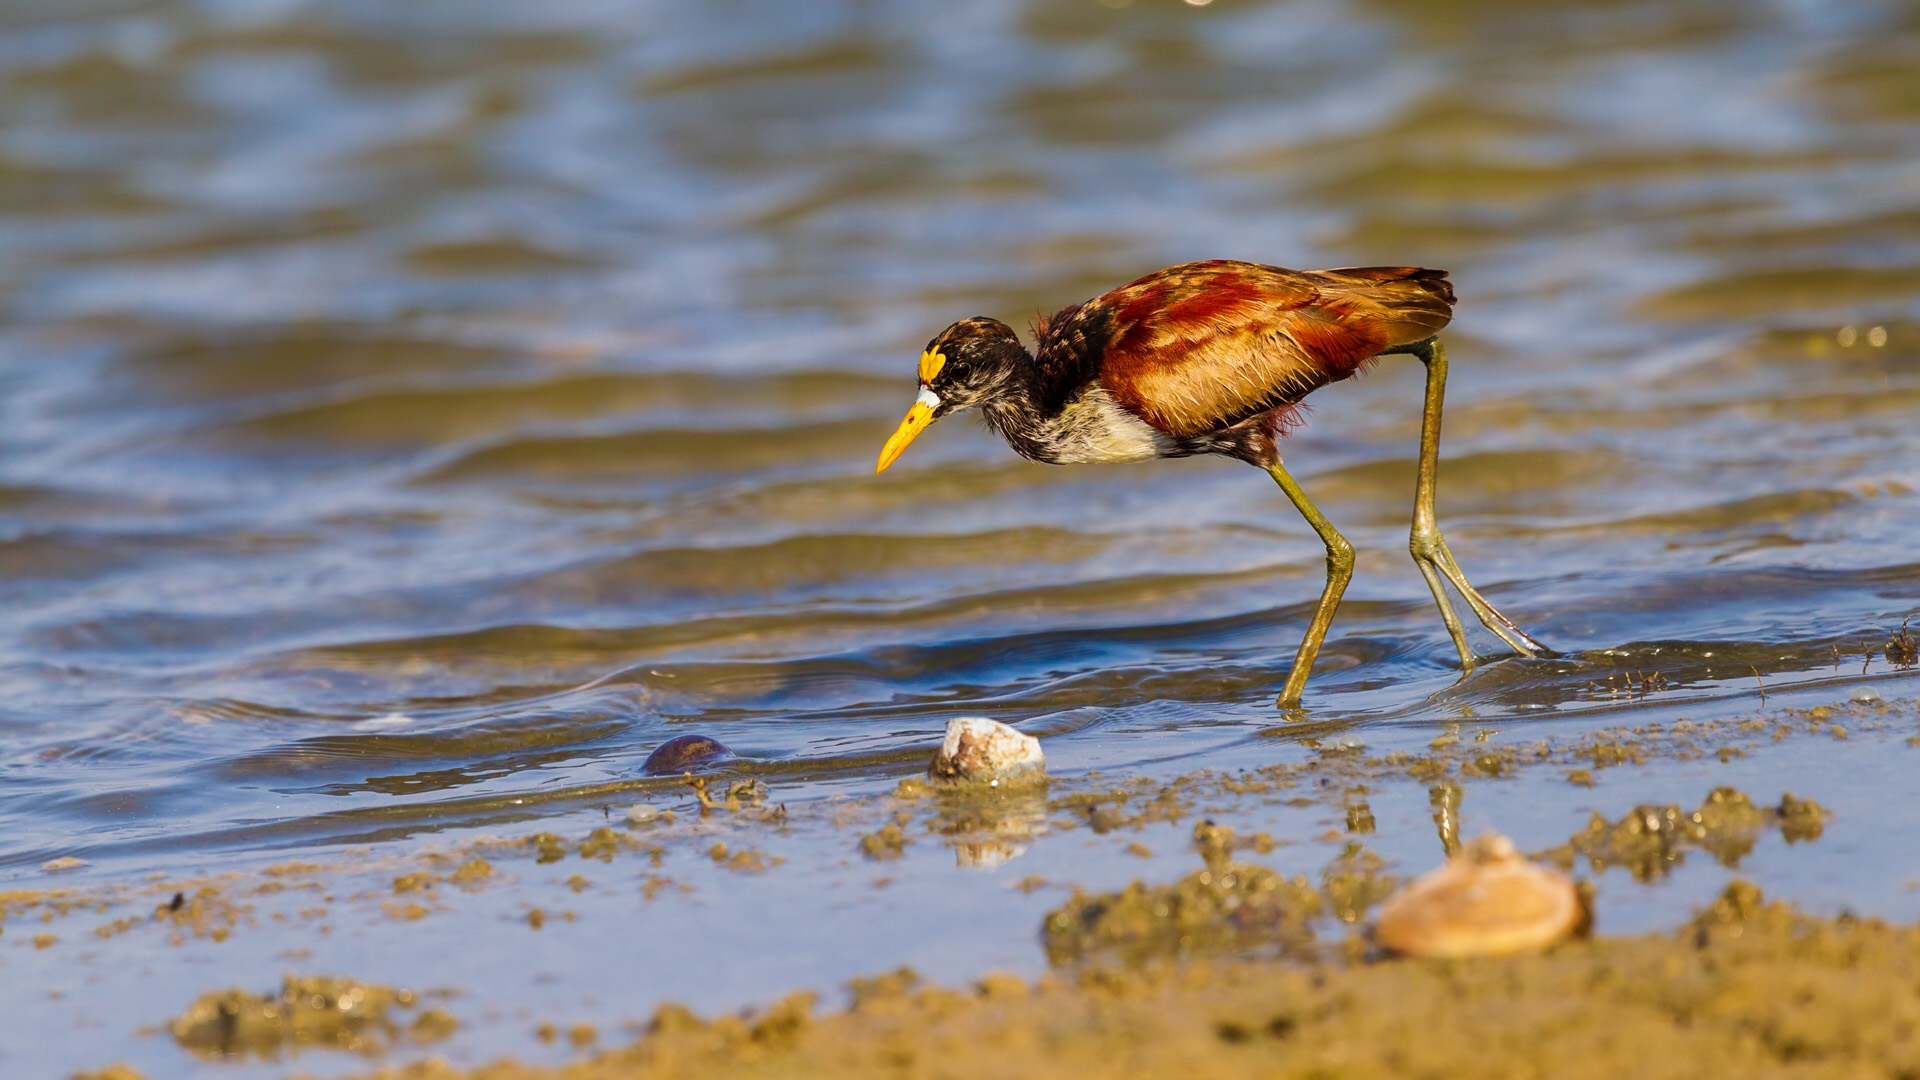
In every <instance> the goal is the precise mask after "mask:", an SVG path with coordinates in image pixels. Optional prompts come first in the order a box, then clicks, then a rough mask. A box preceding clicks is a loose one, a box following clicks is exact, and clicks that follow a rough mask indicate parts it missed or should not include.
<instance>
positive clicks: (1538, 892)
mask: <svg viewBox="0 0 1920 1080" xmlns="http://www.w3.org/2000/svg"><path fill="white" fill-rule="evenodd" d="M1585 921H1586V907H1585V905H1584V904H1583V903H1582V902H1581V899H1580V894H1579V891H1578V890H1576V889H1575V888H1574V886H1573V882H1572V881H1570V880H1568V879H1567V878H1566V876H1564V875H1562V874H1558V873H1555V872H1554V871H1552V870H1549V869H1547V868H1545V867H1542V866H1536V865H1534V864H1533V863H1530V862H1528V861H1527V860H1526V859H1523V858H1521V857H1520V853H1519V852H1517V851H1515V850H1514V847H1513V842H1512V841H1511V840H1508V839H1507V838H1506V837H1504V836H1501V835H1499V834H1497V833H1488V834H1486V835H1484V836H1481V837H1479V838H1478V839H1476V840H1474V841H1473V842H1471V843H1469V844H1468V845H1467V846H1466V847H1465V848H1463V849H1462V850H1461V851H1460V853H1459V854H1458V855H1456V856H1454V857H1453V858H1452V859H1449V860H1448V861H1447V864H1446V865H1445V866H1442V867H1440V868H1439V869H1437V870H1433V871H1430V872H1428V873H1426V874H1424V875H1422V876H1421V877H1420V878H1418V879H1416V880H1415V881H1414V882H1413V883H1412V884H1410V885H1408V886H1407V887H1406V888H1404V889H1401V890H1400V891H1399V892H1397V893H1395V894H1394V895H1393V896H1391V897H1389V898H1388V899H1387V902H1386V904H1385V905H1383V906H1382V907H1381V909H1380V917H1379V920H1378V921H1377V922H1375V924H1374V940H1375V941H1377V942H1378V943H1379V944H1381V945H1382V946H1384V947H1386V948H1388V949H1391V950H1393V951H1394V952H1397V953H1404V954H1406V955H1408V956H1428V957H1466V956H1506V955H1509V954H1512V953H1521V952H1531V951H1534V950H1537V949H1544V948H1546V947H1547V946H1549V945H1552V944H1553V943H1555V942H1557V941H1560V940H1563V939H1564V938H1566V937H1568V936H1569V935H1571V934H1573V933H1574V932H1575V931H1576V930H1578V929H1579V928H1580V926H1581V925H1582V924H1583V923H1584V922H1585Z"/></svg>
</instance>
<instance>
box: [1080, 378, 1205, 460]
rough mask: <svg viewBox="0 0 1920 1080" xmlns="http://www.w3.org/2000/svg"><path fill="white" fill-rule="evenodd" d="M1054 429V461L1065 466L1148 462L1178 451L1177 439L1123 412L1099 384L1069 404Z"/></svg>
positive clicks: (1125, 411)
mask: <svg viewBox="0 0 1920 1080" xmlns="http://www.w3.org/2000/svg"><path fill="white" fill-rule="evenodd" d="M1052 427H1053V431H1052V432H1051V433H1050V434H1051V435H1052V439H1051V440H1050V441H1051V442H1052V443H1053V446H1052V447H1051V449H1052V451H1053V454H1052V459H1053V460H1054V461H1057V462H1059V463H1061V464H1063V465H1079V464H1085V463H1088V462H1095V461H1148V460H1151V459H1153V458H1157V457H1162V456H1165V455H1166V454H1169V453H1171V452H1172V451H1173V449H1174V442H1173V439H1171V438H1170V437H1168V436H1167V435H1166V434H1164V433H1163V432H1160V431H1158V430H1156V429H1155V428H1154V427H1153V426H1152V425H1151V424H1148V423H1147V422H1146V421H1145V420H1142V419H1140V418H1139V417H1137V416H1135V415H1133V414H1132V413H1130V412H1128V411H1127V410H1125V409H1123V408H1121V407H1120V405H1119V404H1118V403H1117V402H1115V401H1114V400H1113V398H1112V396H1111V395H1109V394H1108V393H1107V391H1106V388H1105V387H1102V386H1101V385H1100V384H1099V383H1095V384H1093V385H1092V386H1091V387H1089V388H1088V389H1087V391H1086V392H1085V393H1083V394H1081V395H1080V396H1079V397H1077V398H1075V399H1074V400H1073V401H1071V402H1068V403H1067V407H1066V408H1065V409H1062V410H1061V411H1060V415H1059V417H1058V418H1057V419H1055V420H1054V422H1053V424H1052Z"/></svg>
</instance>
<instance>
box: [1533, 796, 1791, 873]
mask: <svg viewBox="0 0 1920 1080" xmlns="http://www.w3.org/2000/svg"><path fill="white" fill-rule="evenodd" d="M1826 816H1827V812H1826V810H1825V809H1824V808H1822V807H1821V806H1820V804H1818V803H1816V802H1813V801H1812V800H1809V799H1796V798H1794V797H1793V796H1792V795H1791V794H1789V795H1785V796H1783V797H1782V798H1781V800H1780V804H1779V805H1778V806H1771V807H1763V806H1759V805H1756V804H1755V803H1754V801H1753V800H1752V799H1750V798H1748V797H1747V796H1746V795H1745V794H1744V793H1742V792H1740V791H1739V790H1737V789H1734V788H1730V787H1717V788H1714V789H1713V791H1712V792H1711V793H1709V794H1708V795H1707V797H1706V799H1705V801H1703V802H1702V803H1701V804H1700V808H1699V809H1697V810H1693V811H1691V812H1689V811H1686V810H1682V809H1681V808H1680V807H1679V806H1678V805H1671V804H1670V805H1666V806H1653V805H1641V806H1636V807H1634V808H1633V809H1632V810H1631V811H1629V812H1628V813H1627V814H1626V816H1624V817H1622V818H1621V819H1620V820H1619V821H1612V822H1610V821H1608V820H1607V819H1606V818H1604V817H1602V816H1601V815H1600V814H1598V813H1595V814H1594V815H1593V818H1592V820H1590V821H1588V822H1587V826H1586V828H1584V829H1582V830H1580V831H1579V832H1577V833H1575V834H1573V836H1572V837H1571V838H1569V839H1568V841H1567V842H1566V843H1565V844H1562V845H1561V846H1559V847H1557V848H1553V849H1551V850H1549V851H1545V852H1541V853H1540V856H1539V857H1541V858H1544V859H1547V860H1548V861H1550V862H1553V863H1555V864H1557V865H1558V866H1560V867H1561V869H1567V870H1570V869H1572V868H1573V865H1574V863H1575V862H1576V861H1578V860H1579V859H1585V860H1586V861H1587V863H1588V864H1589V865H1590V866H1591V867H1592V868H1593V869H1594V870H1595V871H1602V870H1605V869H1607V868H1608V867H1613V866H1618V867H1623V868H1625V869H1626V870H1627V872H1628V873H1630V874H1632V875H1633V877H1634V880H1636V881H1652V880H1654V879H1656V878H1662V877H1665V876H1666V875H1667V873H1668V872H1669V871H1670V870H1671V869H1672V868H1673V867H1675V866H1677V865H1679V864H1680V863H1681V862H1682V861H1684V860H1685V858H1686V853H1687V851H1688V850H1689V849H1692V848H1698V849H1700V850H1702V851H1705V852H1707V853H1708V854H1710V855H1712V856H1713V857H1714V858H1715V859H1716V860H1718V861H1719V862H1720V864H1721V865H1722V866H1726V867H1729V868H1734V867H1738V866H1739V865H1740V860H1741V859H1743V858H1745V857H1746V856H1747V854H1748V853H1749V852H1751V851H1752V850H1753V845H1754V843H1755V842H1756V841H1757V840H1758V839H1759V838H1760V834H1761V833H1762V832H1764V831H1765V830H1767V829H1769V828H1778V829H1779V830H1780V832H1781V834H1782V835H1783V836H1785V837H1786V839H1787V841H1788V842H1789V843H1793V842H1797V841H1805V840H1815V839H1818V838H1819V836H1820V834H1821V833H1822V831H1823V830H1824V828H1825V824H1824V823H1825V820H1826Z"/></svg>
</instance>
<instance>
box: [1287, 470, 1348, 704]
mask: <svg viewBox="0 0 1920 1080" xmlns="http://www.w3.org/2000/svg"><path fill="white" fill-rule="evenodd" d="M1267 472H1268V473H1270V474H1271V475H1272V476H1273V480H1274V483H1276V484H1279V485H1280V490H1281V491H1284V492H1286V493H1287V498H1289V499H1291V500H1293V508H1294V509H1296V510H1298V511H1300V516H1301V517H1303V518H1306V519H1307V524H1309V525H1311V526H1313V531H1314V532H1317V533H1319V534H1320V542H1321V543H1323V544H1325V545H1327V587H1326V588H1325V589H1322V590H1321V591H1320V606H1318V607H1316V608H1314V609H1313V620H1312V621H1311V622H1309V623H1307V634H1306V636H1305V637H1303V638H1301V639H1300V651H1299V652H1297V653H1294V654H1293V670H1292V671H1289V672H1287V684H1286V685H1285V686H1283V687H1281V688H1280V703H1279V704H1280V707H1281V708H1283V709H1293V708H1298V707H1299V705H1300V692H1301V690H1303V689H1305V688H1306V685H1307V675H1308V674H1309V673H1311V672H1312V671H1313V661H1314V658H1315V657H1318V656H1319V655H1320V644H1321V643H1322V642H1324V641H1325V640H1326V639H1327V627H1328V626H1331V625H1332V624H1333V612H1334V609H1336V608H1338V607H1339V606H1340V596H1341V594H1342V593H1344V592H1346V591H1347V582H1349V581H1351V580H1353V545H1352V544H1349V543H1347V538H1346V537H1344V536H1341V535H1340V532H1339V530H1337V529H1335V528H1334V527H1333V523H1332V522H1330V521H1328V520H1327V519H1326V517H1325V515H1323V514H1321V513H1320V510H1319V508H1318V507H1316V506H1314V505H1313V500H1311V499H1309V498H1307V493H1306V492H1304V491H1302V490H1300V485H1299V484H1298V483H1296V482H1294V479H1293V476H1292V475H1291V474H1289V473H1288V472H1287V467H1286V466H1285V465H1283V464H1281V463H1280V462H1278V461H1276V462H1274V463H1273V464H1272V465H1269V466H1267Z"/></svg>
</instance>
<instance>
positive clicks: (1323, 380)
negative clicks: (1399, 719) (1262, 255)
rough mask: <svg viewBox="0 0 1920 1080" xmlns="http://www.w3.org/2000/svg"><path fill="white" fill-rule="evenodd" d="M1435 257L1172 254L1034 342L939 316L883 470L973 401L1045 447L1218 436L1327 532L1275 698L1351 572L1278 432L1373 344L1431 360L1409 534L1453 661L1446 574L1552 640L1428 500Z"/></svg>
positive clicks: (1435, 464) (1294, 675)
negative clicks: (1330, 262) (1358, 263)
mask: <svg viewBox="0 0 1920 1080" xmlns="http://www.w3.org/2000/svg"><path fill="white" fill-rule="evenodd" d="M1454 302H1455V297H1454V291H1453V285H1452V283H1451V282H1450V281H1449V280H1448V277H1447V272H1446V271H1444V270H1429V269H1424V268H1420V267H1411V266H1364V267H1347V268H1343V269H1336V270H1289V269H1287V268H1285V267H1280V266H1269V265H1266V264H1264V263H1254V262H1241V261H1236V260H1227V259H1214V260H1209V261H1206V262H1190V263H1181V264H1179V265H1177V266H1169V267H1167V268H1165V269H1163V270H1156V271H1154V272H1153V273H1151V274H1147V275H1146V276H1144V277H1141V278H1138V279H1136V280H1134V281H1131V282H1128V283H1127V284H1125V285H1121V286H1119V287H1118V288H1115V289H1112V290H1110V291H1108V292H1105V293H1102V294H1101V295H1099V296H1096V297H1094V298H1093V299H1091V300H1087V301H1083V302H1081V303H1078V304H1071V305H1068V306H1067V307H1064V308H1062V309H1060V310H1059V311H1057V312H1055V313H1054V314H1052V315H1044V316H1041V317H1040V318H1038V319H1036V320H1035V322H1034V325H1033V337H1034V342H1035V348H1034V349H1033V351H1031V352H1029V351H1028V349H1027V347H1026V346H1025V345H1023V344H1022V343H1021V341H1020V337H1019V335H1018V334H1016V333H1015V332H1014V330H1013V328H1012V327H1011V326H1008V325H1007V324H1006V323H1004V322H1001V321H1000V320H998V319H993V318H987V317H984V316H981V317H975V318H970V319H962V320H960V321H958V322H956V323H954V324H952V325H951V326H949V327H947V328H946V329H945V330H942V331H941V332H940V333H939V334H938V335H936V336H935V337H934V338H933V340H932V341H930V342H928V343H927V347H926V349H925V350H923V351H922V352H921V353H920V360H919V371H918V374H919V385H920V389H919V394H918V395H917V396H916V397H915V399H914V402H913V405H912V407H911V408H909V409H908V410H907V415H906V417H905V418H904V419H903V420H901V421H900V425H899V427H898V428H897V429H895V431H894V433H893V435H892V436H891V437H890V438H888V439H887V441H886V444H885V446H884V447H883V448H882V449H881V451H880V459H879V462H878V464H877V465H876V466H875V468H874V472H875V473H876V474H878V473H881V472H885V471H886V469H887V467H888V466H889V465H892V464H893V463H894V461H895V460H896V459H898V458H899V456H900V454H901V453H902V451H904V450H905V449H906V448H907V445H908V444H909V443H911V442H913V440H914V439H915V438H916V437H918V436H919V434H920V433H921V432H922V431H924V430H926V428H927V427H928V426H929V425H930V424H932V423H933V422H934V421H936V420H939V419H942V418H943V417H946V416H949V415H951V414H953V413H956V412H961V411H964V410H967V409H978V410H980V413H981V415H982V417H983V418H984V419H985V421H986V425H987V427H988V428H990V429H991V430H993V431H994V432H996V433H997V434H999V435H1000V437H1001V438H1003V439H1005V440H1006V442H1007V445H1009V446H1011V447H1012V448H1013V450H1014V451H1015V452H1016V453H1018V454H1019V455H1020V456H1022V457H1024V458H1027V459H1029V460H1032V461H1040V462H1047V463H1050V464H1062V465H1064V464H1076V463H1082V462H1118V461H1147V460H1151V459H1154V458H1178V457H1190V456H1194V455H1198V454H1218V455H1221V456H1224V457H1229V458H1234V459H1237V460H1239V461H1244V462H1246V463H1247V464H1249V465H1253V466H1254V467H1256V468H1259V469H1263V470H1265V471H1266V472H1267V473H1268V474H1269V475H1271V476H1272V477H1273V479H1274V482H1275V483H1277V484H1279V485H1280V490H1281V491H1283V492H1285V493H1286V496H1287V499H1288V500H1289V501H1290V502H1292V503H1293V506H1294V508H1295V509H1296V510H1298V511H1299V512H1300V515H1301V516H1302V517H1303V518H1305V519H1306V521H1307V524H1309V525H1311V526H1312V527H1313V530H1314V532H1315V533H1316V534H1318V535H1319V537H1320V540H1321V542H1322V543H1323V544H1324V545H1325V546H1326V549H1327V579H1326V585H1325V586H1324V587H1323V589H1322V590H1321V593H1320V601H1319V603H1318V604H1317V605H1316V606H1315V608H1314V612H1313V616H1312V618H1311V619H1310V620H1309V621H1308V623H1307V628H1306V631H1305V634H1304V636H1303V637H1302V639H1301V641H1300V646H1299V649H1298V650H1297V651H1296V652H1295V654H1294V659H1293V666H1292V668H1291V669H1289V670H1288V672H1287V678H1286V682H1285V683H1284V684H1283V685H1282V687H1281V690H1280V696H1279V700H1278V702H1277V704H1278V706H1279V707H1280V708H1282V709H1288V710H1296V711H1297V710H1299V709H1300V707H1301V705H1300V702H1301V694H1302V692H1303V690H1304V689H1305V687H1306V683H1307V677H1308V675H1309V674H1310V673H1311V672H1312V670H1313V664H1314V660H1315V659H1316V658H1317V657H1318V656H1319V653H1320V648H1321V645H1322V644H1323V643H1324V642H1325V640H1326V635H1327V629H1328V627H1329V626H1330V625H1331V624H1332V622H1333V615H1334V612H1335V610H1336V609H1337V608H1338V607H1339V606H1340V597H1341V595H1342V594H1343V593H1345V591H1346V588H1347V583H1348V582H1349V581H1350V580H1351V579H1352V577H1353V545H1352V544H1350V543H1348V541H1347V539H1346V538H1345V537H1344V536H1342V535H1340V532H1339V530H1338V529H1336V528H1334V526H1333V523H1332V522H1330V521H1328V520H1327V518H1326V516H1325V515H1324V514H1322V513H1321V512H1320V510H1319V509H1318V508H1317V507H1315V506H1314V504H1313V501H1312V500H1311V499H1309V498H1308V497H1307V494H1306V492H1305V491H1304V490H1303V489H1302V488H1301V487H1300V485H1299V483H1298V482H1297V481H1295V479H1294V478H1293V475H1292V474H1291V473H1290V472H1288V470H1287V467H1286V465H1285V464H1284V463H1283V462H1282V460H1281V456H1280V442H1281V440H1282V439H1283V438H1284V437H1285V436H1286V435H1287V434H1288V433H1290V432H1291V431H1293V430H1295V429H1296V428H1298V427H1299V426H1300V424H1301V422H1302V415H1301V413H1302V402H1303V401H1304V400H1305V398H1306V396H1307V395H1308V394H1311V393H1312V392H1313V391H1315V390H1318V389H1320V388H1321V387H1323V386H1326V385H1328V384H1330V383H1335V382H1340V381H1343V380H1345V379H1349V378H1351V377H1353V376H1354V375H1356V374H1358V373H1360V372H1362V371H1364V370H1366V369H1367V368H1368V367H1370V366H1371V365H1372V364H1373V363H1374V362H1375V361H1376V360H1378V359H1379V358H1380V357H1383V356H1390V355H1410V356H1412V357H1414V358H1415V359H1417V360H1419V361H1421V362H1422V363H1423V364H1425V365H1426V370H1427V378H1426V397H1425V402H1424V405H1423V408H1422V414H1421V421H1420V458H1419V467H1418V469H1417V472H1416V474H1415V476H1416V478H1415V483H1414V505H1413V527H1412V530H1411V532H1410V533H1409V535H1408V544H1407V546H1408V550H1409V551H1410V552H1411V553H1412V555H1413V560H1414V564H1415V565H1416V566H1417V567H1418V568H1419V570H1420V573H1421V576H1422V577H1424V578H1425V579H1426V582H1427V587H1428V588H1429V589H1430V590H1431V591H1432V592H1433V599H1434V603H1435V604H1436V605H1437V606H1438V607H1439V609H1440V618H1441V621H1442V622H1444V623H1445V624H1446V628H1447V634H1448V636H1449V637H1451V638H1452V639H1453V645H1454V648H1455V650H1456V651H1458V652H1459V654H1460V665H1461V667H1462V669H1471V668H1473V667H1474V666H1475V665H1476V664H1477V663H1479V662H1480V660H1481V658H1480V657H1478V656H1476V655H1475V654H1474V652H1473V649H1472V647H1471V646H1470V645H1469V644H1468V642H1467V637H1466V633H1465V631H1464V630H1463V629H1462V624H1461V621H1460V617H1459V615H1458V614H1457V613H1456V612H1455V610H1454V607H1453V603H1452V601H1451V600H1450V599H1449V598H1448V596H1447V592H1446V588H1445V584H1443V582H1444V583H1448V584H1451V585H1452V586H1453V587H1454V588H1455V589H1457V590H1459V592H1460V595H1461V597H1462V598H1464V599H1465V600H1466V602H1467V605H1468V607H1469V608H1470V609H1471V610H1472V611H1473V613H1474V615H1475V616H1476V617H1477V618H1478V619H1479V620H1480V622H1481V623H1482V624H1484V625H1485V626H1486V627H1487V629H1489V630H1491V631H1492V632H1493V633H1494V634H1495V635H1497V636H1498V637H1499V638H1500V639H1501V640H1502V641H1504V642H1506V643H1507V645H1508V646H1510V647H1511V648H1512V649H1513V650H1514V651H1515V652H1517V653H1519V654H1521V655H1523V656H1531V657H1551V656H1556V655H1558V654H1557V653H1555V652H1554V651H1553V650H1551V649H1549V648H1547V647H1546V646H1545V645H1542V644H1541V643H1540V642H1539V641H1538V640H1536V639H1535V638H1533V637H1532V636H1531V635H1529V634H1528V633H1527V632H1526V631H1525V630H1522V629H1521V628H1520V627H1519V625H1518V624H1516V623H1515V622H1514V621H1513V620H1512V619H1509V618H1507V617H1506V616H1505V615H1503V614H1501V613H1500V612H1499V610H1497V609H1496V608H1495V607H1494V606H1493V605H1492V604H1490V603H1488V602H1487V599H1486V598H1485V597H1484V596H1482V595H1480V593H1479V591H1478V590H1476V589H1475V588H1474V587H1473V585H1472V584H1471V583H1470V582H1469V581H1468V580H1467V576H1466V574H1464V573H1463V572H1462V571H1461V569H1460V565H1459V563H1458V562H1457V561H1456V560H1455V559H1454V557H1453V552H1452V551H1450V550H1448V548H1447V541H1446V538H1445V537H1444V536H1443V535H1442V534H1441V532H1440V527H1439V523H1438V520H1437V519H1436V517H1435V514H1434V506H1433V500H1434V486H1435V483H1436V480H1437V477H1438V472H1439V459H1440V411H1441V402H1442V399H1443V398H1444V396H1445V393H1446V382H1447V354H1446V349H1445V348H1444V347H1443V346H1442V344H1441V342H1440V340H1439V333H1440V331H1442V330H1444V329H1445V328H1446V327H1447V324H1448V323H1450V322H1451V321H1452V319H1453V305H1454Z"/></svg>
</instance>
